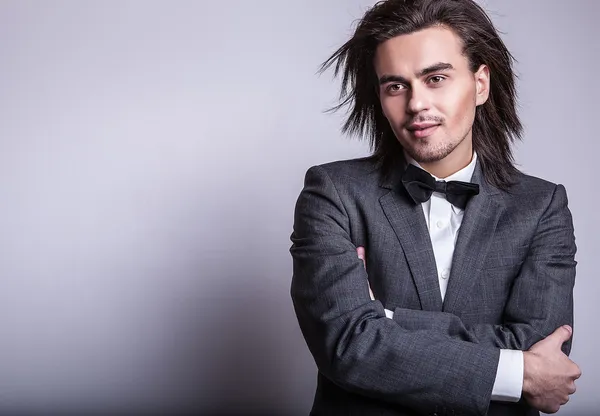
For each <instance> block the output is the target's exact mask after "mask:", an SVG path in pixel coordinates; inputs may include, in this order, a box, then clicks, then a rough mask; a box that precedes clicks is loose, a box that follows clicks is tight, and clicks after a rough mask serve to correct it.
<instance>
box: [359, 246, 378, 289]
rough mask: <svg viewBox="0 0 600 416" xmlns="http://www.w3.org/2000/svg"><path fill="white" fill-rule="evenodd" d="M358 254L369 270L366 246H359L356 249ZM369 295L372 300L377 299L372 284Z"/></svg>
mask: <svg viewBox="0 0 600 416" xmlns="http://www.w3.org/2000/svg"><path fill="white" fill-rule="evenodd" d="M356 254H357V255H358V258H359V259H361V260H362V262H363V266H364V268H365V270H367V261H366V260H365V259H366V258H367V253H366V252H365V248H364V247H358V248H357V249H356ZM367 284H369V281H367ZM369 296H371V300H375V296H374V295H373V291H372V290H371V285H369Z"/></svg>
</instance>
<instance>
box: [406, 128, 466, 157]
mask: <svg viewBox="0 0 600 416" xmlns="http://www.w3.org/2000/svg"><path fill="white" fill-rule="evenodd" d="M466 137H467V136H466V135H465V136H464V137H459V138H455V139H453V138H445V139H443V140H442V141H440V142H437V143H431V139H430V138H423V139H417V140H416V141H415V140H414V139H410V141H409V142H408V143H407V144H406V145H405V144H404V143H402V142H400V144H401V145H402V147H403V148H404V151H406V153H408V155H409V156H410V157H412V158H413V159H414V160H415V161H417V162H418V163H425V164H427V163H434V162H439V161H440V160H442V159H444V158H445V157H447V156H448V155H449V154H450V153H452V152H453V151H454V149H456V148H457V147H458V145H460V144H461V143H462V142H463V140H464V139H465V138H466Z"/></svg>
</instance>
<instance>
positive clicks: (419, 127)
mask: <svg viewBox="0 0 600 416" xmlns="http://www.w3.org/2000/svg"><path fill="white" fill-rule="evenodd" d="M439 126H440V125H439V124H411V125H409V126H408V127H407V128H406V129H407V130H408V131H409V132H410V133H411V134H412V135H413V136H414V137H416V138H419V139H422V138H424V137H428V136H431V135H432V134H433V133H435V131H436V130H437V128H438V127H439Z"/></svg>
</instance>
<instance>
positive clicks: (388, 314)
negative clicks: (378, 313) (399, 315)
mask: <svg viewBox="0 0 600 416" xmlns="http://www.w3.org/2000/svg"><path fill="white" fill-rule="evenodd" d="M384 311H385V317H386V318H390V319H394V312H392V311H390V310H389V309H384Z"/></svg>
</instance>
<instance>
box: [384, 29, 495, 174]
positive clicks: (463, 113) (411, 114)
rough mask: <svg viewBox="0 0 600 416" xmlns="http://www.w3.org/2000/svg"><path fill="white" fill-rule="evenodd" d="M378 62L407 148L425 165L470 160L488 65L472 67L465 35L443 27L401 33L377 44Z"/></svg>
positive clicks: (391, 115)
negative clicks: (465, 50) (465, 48)
mask: <svg viewBox="0 0 600 416" xmlns="http://www.w3.org/2000/svg"><path fill="white" fill-rule="evenodd" d="M374 63H375V71H376V73H377V78H378V80H379V97H380V101H381V106H382V109H383V112H384V114H385V116H386V118H387V119H388V121H389V122H390V125H391V127H392V129H393V131H394V133H395V135H396V137H397V138H398V140H399V141H400V144H401V145H402V147H403V148H404V150H405V151H406V152H407V153H408V154H409V155H410V156H411V157H412V158H413V159H415V160H416V161H417V162H419V163H421V164H423V165H426V164H432V163H436V162H440V161H443V160H450V159H452V160H454V161H456V163H462V164H463V165H464V164H465V163H468V162H469V161H470V160H471V157H472V134H471V128H472V126H473V121H474V119H475V108H476V106H477V105H480V104H483V103H484V102H485V101H486V100H487V97H488V91H489V70H488V68H487V67H486V66H484V65H482V66H481V68H479V69H478V71H477V72H476V73H475V74H474V73H473V72H472V71H471V70H470V69H469V61H468V59H467V57H466V56H465V55H463V53H462V43H461V40H460V38H459V37H458V36H456V35H455V34H454V32H452V31H451V30H449V29H446V28H444V27H433V28H429V29H424V30H421V31H419V32H414V33H411V34H408V35H401V36H397V37H395V38H392V39H389V40H387V41H385V42H383V43H381V44H380V45H379V46H378V48H377V51H376V55H375V62H374ZM449 155H450V156H449ZM442 163H443V162H442ZM456 163H455V164H456Z"/></svg>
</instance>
